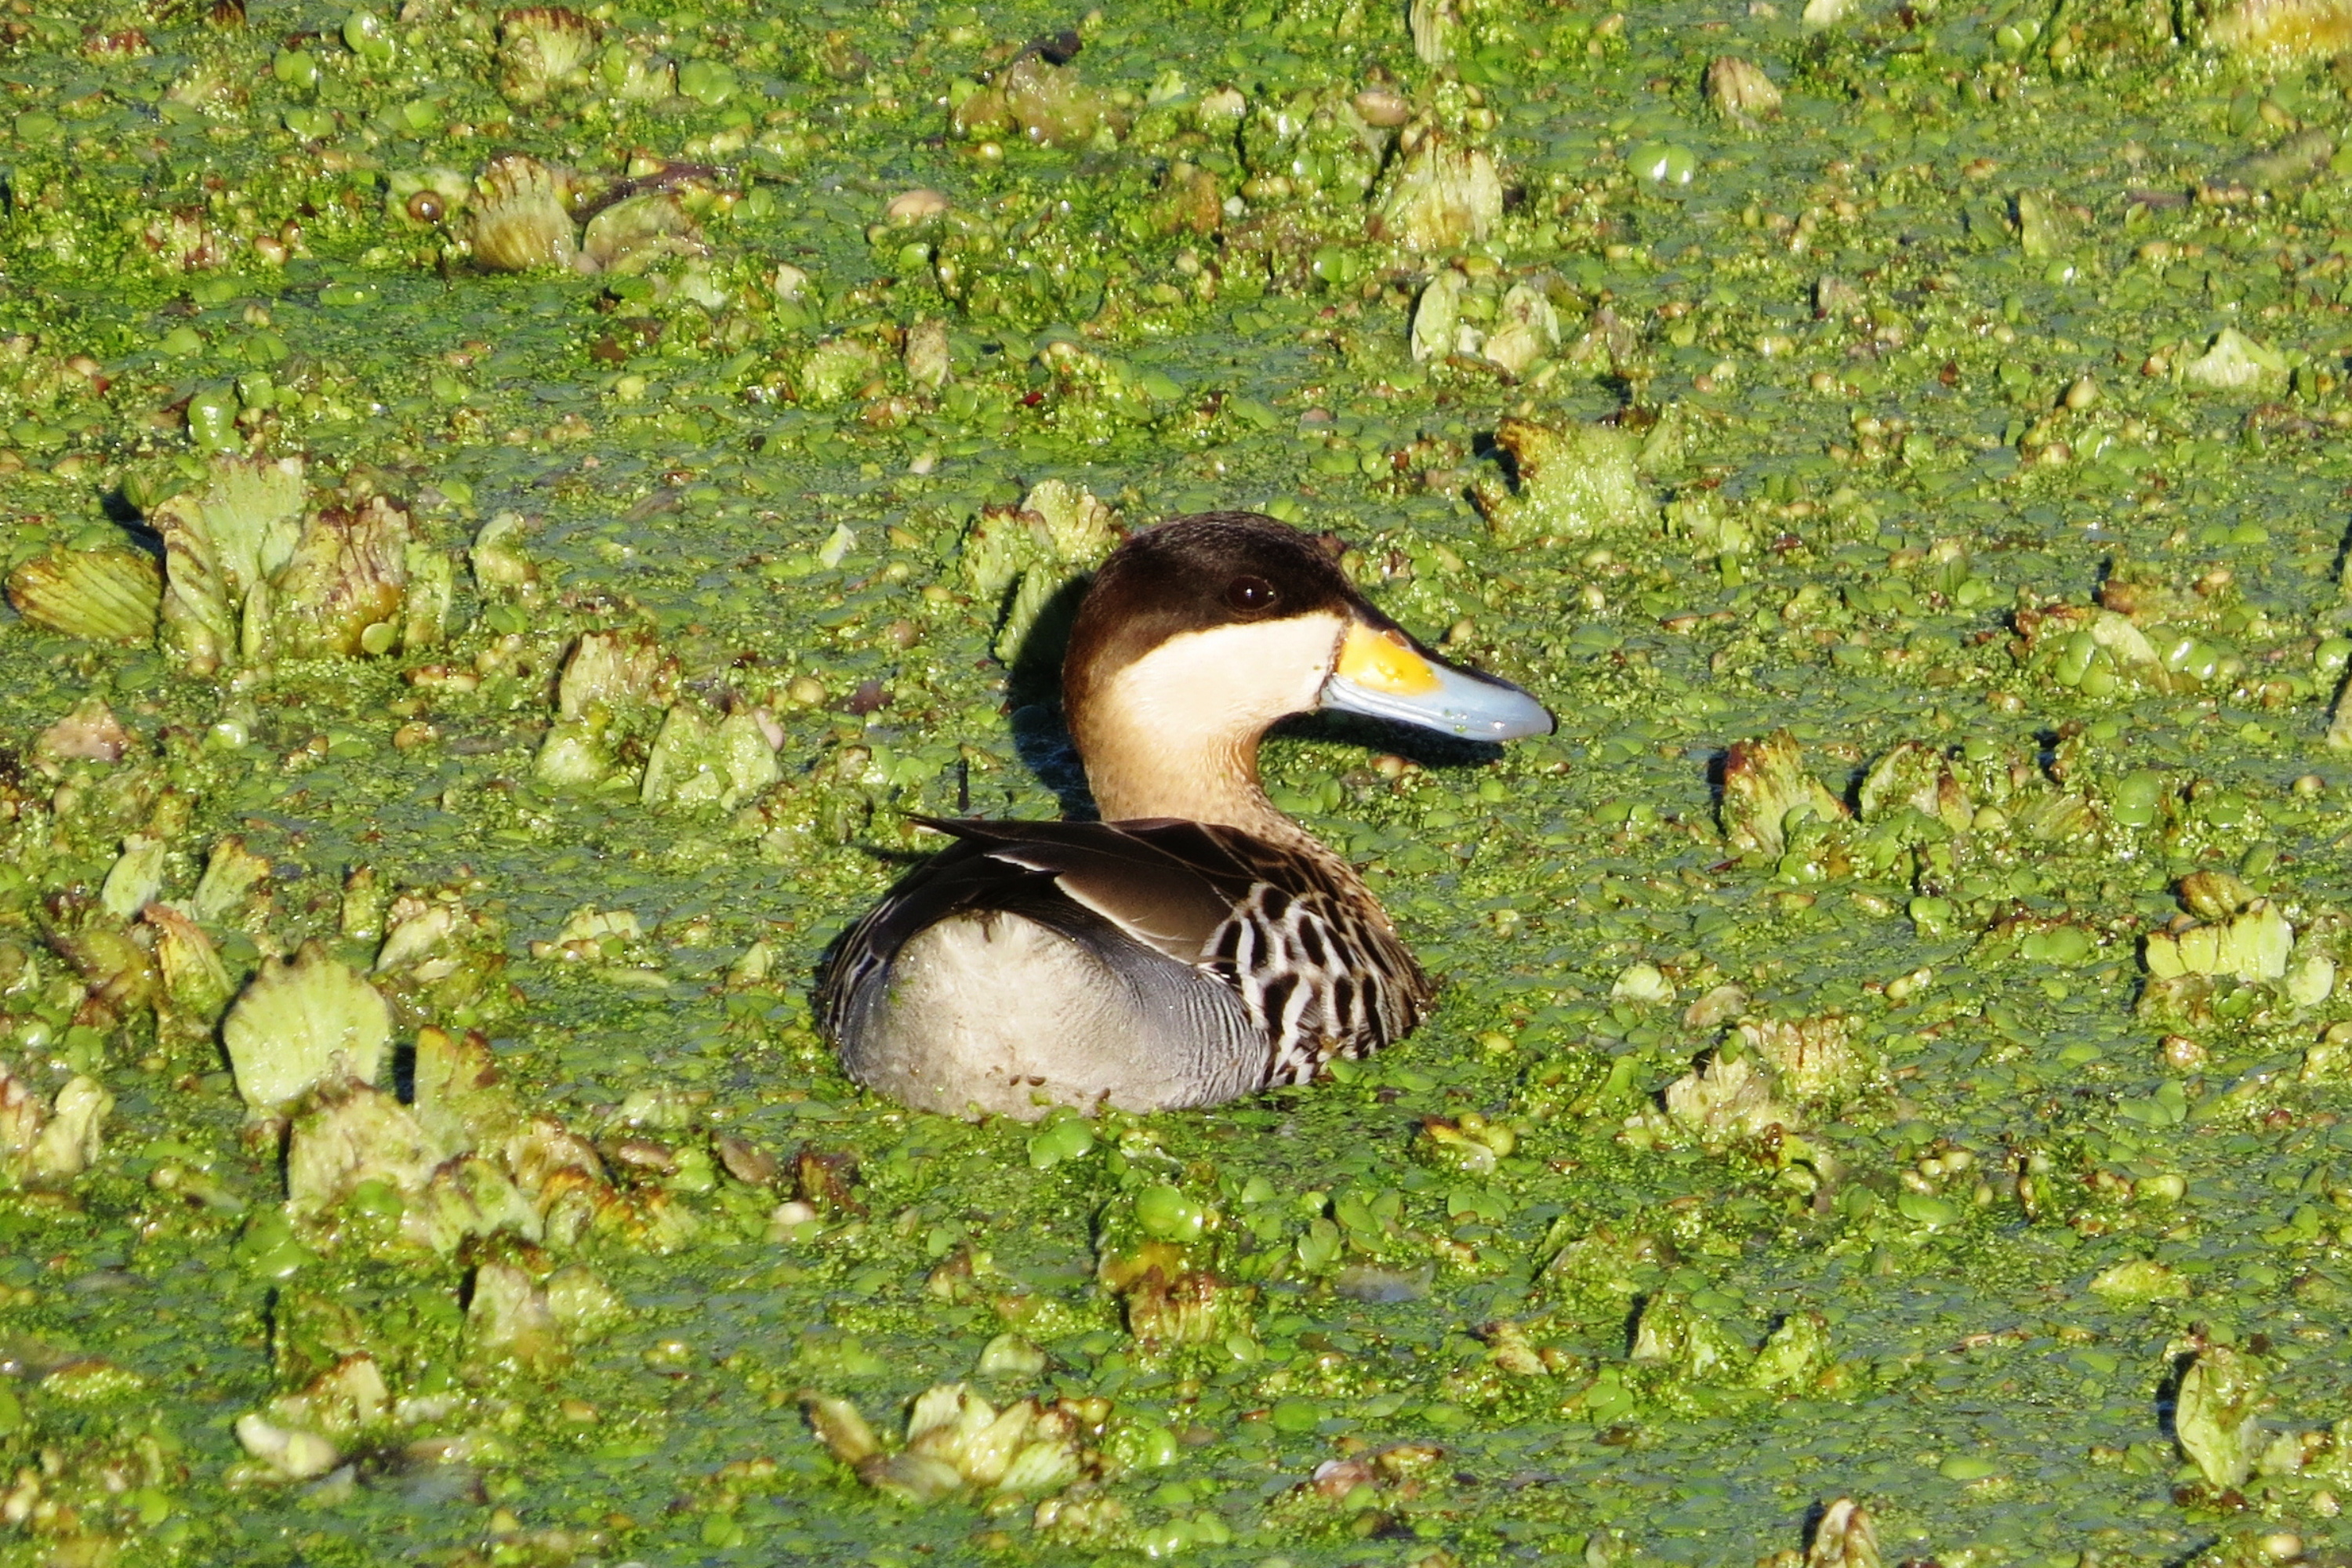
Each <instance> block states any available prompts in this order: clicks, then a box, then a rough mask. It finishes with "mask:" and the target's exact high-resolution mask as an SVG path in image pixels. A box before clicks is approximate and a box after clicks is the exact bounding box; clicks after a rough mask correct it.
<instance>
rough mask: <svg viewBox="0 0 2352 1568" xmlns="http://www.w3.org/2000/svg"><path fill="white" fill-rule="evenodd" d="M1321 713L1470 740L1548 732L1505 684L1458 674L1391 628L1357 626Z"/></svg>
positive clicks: (1539, 708)
mask: <svg viewBox="0 0 2352 1568" xmlns="http://www.w3.org/2000/svg"><path fill="white" fill-rule="evenodd" d="M1322 705H1323V706H1324V707H1326V708H1333V709H1337V710H1339V711H1340V712H1342V713H1361V714H1363V715H1365V716H1366V717H1368V718H1372V719H1389V720H1393V721H1396V722H1397V723H1400V724H1411V725H1412V726H1414V727H1415V728H1416V729H1422V730H1435V731H1439V732H1440V733H1442V734H1447V735H1460V736H1463V737H1465V738H1466V739H1469V740H1473V741H1517V740H1520V739H1523V738H1524V737H1526V736H1528V735H1548V734H1549V733H1551V727H1552V721H1551V715H1550V714H1549V712H1546V711H1545V710H1544V706H1543V704H1542V703H1540V702H1538V701H1537V700H1535V699H1534V698H1532V697H1530V696H1528V694H1527V693H1526V692H1524V691H1522V690H1520V689H1518V688H1517V687H1516V686H1514V685H1512V684H1511V683H1510V682H1509V681H1507V680H1497V679H1495V678H1494V677H1493V676H1491V675H1480V674H1477V673H1476V672H1475V671H1473V670H1467V669H1457V668H1454V666H1453V665H1450V664H1447V663H1446V662H1445V661H1444V659H1441V658H1438V657H1437V656H1436V655H1434V654H1433V653H1431V652H1430V651H1429V650H1428V649H1426V648H1424V647H1421V646H1420V645H1419V644H1417V643H1415V642H1414V641H1413V640H1412V638H1411V637H1407V636H1405V635H1404V633H1402V632H1401V631H1399V630H1397V629H1396V628H1395V627H1394V626H1372V625H1369V624H1367V623H1365V622H1362V621H1358V622H1355V623H1353V624H1352V625H1350V626H1349V628H1348V636H1347V638H1346V640H1345V641H1343V642H1341V643H1340V645H1339V663H1338V664H1337V665H1336V666H1335V667H1334V668H1333V669H1332V671H1331V674H1330V677H1329V679H1327V680H1325V681H1324V682H1323V702H1322Z"/></svg>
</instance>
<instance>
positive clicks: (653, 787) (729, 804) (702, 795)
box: [638, 700, 783, 811]
mask: <svg viewBox="0 0 2352 1568" xmlns="http://www.w3.org/2000/svg"><path fill="white" fill-rule="evenodd" d="M782 776H783V775H782V770H781V769H780V768H778V767H777V765H776V748H775V745H774V743H773V742H771V741H770V740H769V738H768V732H767V731H766V730H765V729H764V728H763V727H762V726H761V723H760V721H759V719H758V717H757V716H756V715H755V714H753V713H752V712H751V710H748V709H740V708H739V709H737V710H735V711H734V712H731V713H729V714H728V715H726V716H725V717H724V718H721V719H719V720H717V721H716V722H714V721H713V720H712V716H711V714H710V711H709V710H708V709H706V708H705V707H704V706H703V705H702V703H701V702H700V701H699V700H689V701H681V702H676V703H673V704H671V706H670V710H669V714H668V717H667V718H666V719H664V720H663V721H662V727H661V731H660V733H659V734H657V735H656V736H655V737H654V744H653V750H652V752H650V753H649V754H648V755H647V756H646V776H645V782H644V784H642V785H641V786H640V788H639V791H638V799H639V800H640V801H641V802H642V803H643V804H644V805H669V806H679V807H687V808H691V807H694V806H700V805H716V806H718V807H719V808H720V809H722V810H728V811H731V810H733V809H734V808H735V807H736V806H738V805H741V804H742V803H743V802H745V801H747V800H749V799H751V797H752V796H753V795H758V794H759V793H760V792H761V790H764V789H766V788H768V787H769V786H770V785H772V784H774V783H775V782H776V781H777V780H778V779H779V778H781V777H782Z"/></svg>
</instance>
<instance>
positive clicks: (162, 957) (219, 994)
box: [141, 903, 236, 1037]
mask: <svg viewBox="0 0 2352 1568" xmlns="http://www.w3.org/2000/svg"><path fill="white" fill-rule="evenodd" d="M141 918H142V919H143V920H144V921H146V922H147V923H148V925H149V926H151V927H152V928H153V930H154V931H155V963H156V967H157V968H158V969H160V970H161V971H162V972H163V999H164V1003H165V1005H164V1006H163V1008H161V1009H159V1012H161V1013H162V1014H163V1015H167V1016H168V1018H169V1021H171V1022H172V1023H173V1024H174V1025H176V1026H178V1028H179V1032H181V1033H183V1034H184V1035H186V1036H189V1037H204V1036H206V1035H209V1034H210V1033H211V1032H212V1028H213V1026H214V1025H215V1024H216V1023H217V1022H218V1021H219V1019H220V1016H221V1014H222V1013H223V1012H224V1011H226V1008H227V1006H228V1003H229V998H230V997H231V996H232V995H234V994H236V984H235V983H234V982H232V981H231V980H230V978H229V973H228V966H227V965H226V963H223V962H222V961H221V955H220V950H219V949H218V948H217V947H215V946H214V944H213V940H212V938H211V937H209V936H207V935H206V934H205V930H204V928H203V927H202V926H200V925H198V924H197V923H196V922H195V921H193V920H190V919H189V918H188V917H187V916H186V915H184V914H183V913H182V912H181V911H180V910H176V909H174V908H173V906H171V905H170V904H166V903H150V904H148V905H147V906H146V907H145V909H144V910H143V911H142V916H141Z"/></svg>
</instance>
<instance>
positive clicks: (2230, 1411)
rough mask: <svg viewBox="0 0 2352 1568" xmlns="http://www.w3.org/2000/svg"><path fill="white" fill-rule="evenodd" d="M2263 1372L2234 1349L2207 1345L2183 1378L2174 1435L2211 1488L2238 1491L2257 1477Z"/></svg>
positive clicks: (2174, 1409)
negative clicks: (2255, 1452) (2237, 1489)
mask: <svg viewBox="0 0 2352 1568" xmlns="http://www.w3.org/2000/svg"><path fill="white" fill-rule="evenodd" d="M2263 1381H2264V1380H2263V1369H2262V1365H2261V1363H2258V1362H2257V1361H2255V1360H2254V1359H2253V1358H2252V1356H2249V1355H2247V1354H2246V1353H2244V1352H2242V1351H2238V1350H2235V1349H2233V1348H2231V1346H2228V1345H2207V1346H2205V1347H2204V1348H2203V1349H2202V1350H2200V1351H2199V1352H2197V1354H2196V1358H2195V1359H2194V1360H2192V1361H2191V1362H2190V1363H2189V1367H2188V1370H2187V1371H2185V1372H2183V1373H2181V1374H2180V1387H2179V1392H2178V1393H2177V1394H2176V1395H2175V1396H2174V1400H2173V1406H2172V1431H2173V1436H2174V1437H2175V1438H2177V1439H2178V1440H2179V1444H2180V1451H2181V1452H2182V1453H2183V1454H2185V1455H2186V1456H2188V1458H2189V1461H2190V1462H2191V1463H2192V1464H2194V1465H2195V1466H2196V1467H2197V1469H2198V1472H2199V1473H2200V1474H2201V1475H2202V1476H2203V1477H2204V1478H2205V1479H2206V1482H2207V1483H2208V1484H2209V1485H2211V1486H2215V1487H2234V1486H2237V1485H2239V1484H2240V1483H2241V1482H2242V1481H2244V1480H2245V1479H2246V1478H2247V1476H2249V1475H2251V1474H2252V1471H2253V1467H2254V1447H2255V1443H2256V1440H2257V1437H2258V1436H2259V1434H2260V1432H2261V1430H2262V1427H2261V1424H2260V1420H2259V1415H2260V1412H2261V1409H2262V1405H2263Z"/></svg>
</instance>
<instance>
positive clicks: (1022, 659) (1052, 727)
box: [1005, 574, 1097, 822]
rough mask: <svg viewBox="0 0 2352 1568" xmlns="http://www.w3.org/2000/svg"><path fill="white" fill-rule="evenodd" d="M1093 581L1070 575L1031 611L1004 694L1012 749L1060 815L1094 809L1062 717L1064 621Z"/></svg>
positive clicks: (1081, 816) (1081, 815)
mask: <svg viewBox="0 0 2352 1568" xmlns="http://www.w3.org/2000/svg"><path fill="white" fill-rule="evenodd" d="M1093 581H1094V579H1093V577H1092V575H1091V574H1089V575H1087V576H1082V577H1074V578H1072V579H1071V580H1070V581H1069V582H1067V583H1065V584H1062V585H1061V586H1060V587H1059V588H1056V589H1055V591H1054V595H1053V597H1051V598H1049V599H1047V600H1046V601H1045V605H1044V606H1043V607H1042V608H1040V609H1039V610H1038V612H1037V618H1036V620H1035V621H1034V622H1033V623H1031V625H1030V627H1029V632H1028V635H1027V636H1026V637H1023V638H1022V639H1021V648H1020V651H1019V652H1018V653H1016V654H1014V655H1013V668H1012V670H1011V674H1010V678H1009V679H1007V681H1006V682H1005V697H1006V700H1007V701H1008V703H1009V704H1010V705H1011V707H1012V710H1013V720H1012V723H1013V754H1014V755H1015V756H1018V757H1019V758H1020V759H1021V765H1022V766H1023V767H1025V768H1027V769H1028V770H1029V771H1030V773H1032V774H1034V776H1035V777H1036V780H1037V782H1038V783H1039V784H1043V785H1045V788H1047V789H1048V790H1051V791H1052V792H1053V794H1054V798H1055V800H1057V801H1059V802H1060V803H1061V806H1062V815H1063V816H1066V817H1068V818H1070V819H1071V820H1072V821H1076V822H1091V821H1093V820H1095V818H1096V816H1097V812H1096V810H1095V801H1094V796H1093V795H1092V794H1091V793H1089V792H1088V791H1087V771H1086V769H1085V768H1084V767H1083V766H1082V765H1080V763H1079V762H1078V752H1077V748H1076V746H1074V745H1072V744H1071V742H1070V730H1069V726H1068V725H1067V724H1066V723H1065V722H1064V721H1063V719H1062V654H1063V650H1065V649H1066V648H1067V647H1069V643H1070V626H1071V624H1072V623H1073V622H1075V621H1076V619H1077V616H1078V603H1079V601H1080V600H1082V599H1084V598H1085V597H1086V595H1087V585H1088V584H1091V583H1092V582H1093Z"/></svg>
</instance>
